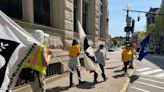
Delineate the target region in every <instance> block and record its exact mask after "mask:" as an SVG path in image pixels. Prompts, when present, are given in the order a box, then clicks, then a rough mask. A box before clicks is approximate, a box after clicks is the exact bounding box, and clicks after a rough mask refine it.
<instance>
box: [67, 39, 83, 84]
mask: <svg viewBox="0 0 164 92" xmlns="http://www.w3.org/2000/svg"><path fill="white" fill-rule="evenodd" d="M78 44H79V43H78V41H77V40H76V39H74V40H73V42H72V46H71V47H70V49H69V57H70V61H69V68H70V69H71V70H72V71H73V70H74V68H76V70H77V75H78V76H79V78H81V76H80V67H81V64H80V61H79V58H78V57H79V55H80V46H79V45H78ZM82 83H84V82H82V81H81V80H79V84H82ZM73 85H74V84H73V73H72V72H70V85H69V86H70V87H71V86H73Z"/></svg>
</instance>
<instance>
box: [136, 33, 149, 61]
mask: <svg viewBox="0 0 164 92" xmlns="http://www.w3.org/2000/svg"><path fill="white" fill-rule="evenodd" d="M149 37H150V33H149V34H148V35H147V36H146V37H145V39H144V40H143V41H142V42H141V51H140V53H139V57H138V60H140V61H141V60H142V59H143V58H144V57H145V56H146V55H147V54H148V51H147V45H148V44H149Z"/></svg>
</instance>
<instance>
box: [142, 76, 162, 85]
mask: <svg viewBox="0 0 164 92" xmlns="http://www.w3.org/2000/svg"><path fill="white" fill-rule="evenodd" d="M139 79H142V80H147V81H151V82H156V83H160V84H164V82H161V81H156V80H152V79H148V78H143V77H141V78H139Z"/></svg>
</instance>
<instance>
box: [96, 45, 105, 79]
mask: <svg viewBox="0 0 164 92" xmlns="http://www.w3.org/2000/svg"><path fill="white" fill-rule="evenodd" d="M95 55H96V58H97V63H98V64H99V66H100V69H101V71H102V74H101V76H102V77H103V79H104V81H106V79H107V77H106V75H105V70H104V68H105V60H106V53H105V50H104V45H100V46H99V48H98V49H97V51H96V52H95ZM97 77H98V74H97V73H96V72H94V82H97Z"/></svg>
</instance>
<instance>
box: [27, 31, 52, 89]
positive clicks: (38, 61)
mask: <svg viewBox="0 0 164 92" xmlns="http://www.w3.org/2000/svg"><path fill="white" fill-rule="evenodd" d="M48 36H49V35H48V34H46V33H44V32H43V31H42V30H35V31H34V38H35V39H36V40H37V41H39V42H40V43H41V46H40V47H39V49H37V50H36V52H35V53H34V55H33V56H32V58H31V59H30V60H29V61H28V62H27V63H26V64H25V65H24V70H28V69H29V70H30V69H32V70H33V75H31V76H29V77H32V78H31V79H28V80H29V81H30V84H31V88H32V90H33V92H45V90H46V89H45V75H46V69H47V67H48V65H49V63H50V58H51V55H52V52H51V51H50V50H49V49H47V47H46V46H45V45H44V44H43V43H44V39H45V37H48ZM31 72H32V71H31ZM29 75H30V74H29ZM26 76H28V74H27V75H26Z"/></svg>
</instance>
